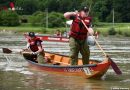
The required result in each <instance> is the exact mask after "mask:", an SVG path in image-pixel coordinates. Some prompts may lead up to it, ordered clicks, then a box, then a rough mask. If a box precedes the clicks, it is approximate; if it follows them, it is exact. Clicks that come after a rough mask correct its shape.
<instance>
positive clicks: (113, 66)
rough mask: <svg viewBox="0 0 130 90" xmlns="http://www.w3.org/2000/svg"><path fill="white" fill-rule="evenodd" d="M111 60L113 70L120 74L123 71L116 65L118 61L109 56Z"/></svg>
mask: <svg viewBox="0 0 130 90" xmlns="http://www.w3.org/2000/svg"><path fill="white" fill-rule="evenodd" d="M109 60H110V61H111V67H112V68H113V70H114V71H115V73H116V74H118V75H121V74H122V72H121V70H120V69H119V68H118V66H117V65H116V63H115V62H114V61H113V60H112V59H111V58H109Z"/></svg>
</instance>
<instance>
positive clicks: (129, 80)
mask: <svg viewBox="0 0 130 90" xmlns="http://www.w3.org/2000/svg"><path fill="white" fill-rule="evenodd" d="M120 82H130V79H125V80H122V81H120Z"/></svg>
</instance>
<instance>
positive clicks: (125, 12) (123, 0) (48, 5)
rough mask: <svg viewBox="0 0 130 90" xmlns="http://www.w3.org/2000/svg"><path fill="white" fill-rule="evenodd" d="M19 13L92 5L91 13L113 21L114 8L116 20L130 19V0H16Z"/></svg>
mask: <svg viewBox="0 0 130 90" xmlns="http://www.w3.org/2000/svg"><path fill="white" fill-rule="evenodd" d="M14 2H15V6H16V7H21V8H22V10H17V12H18V13H19V14H21V15H22V14H26V15H31V14H33V13H34V12H36V11H43V12H44V11H45V10H46V9H48V12H61V13H64V12H66V11H74V10H78V9H79V8H81V7H82V6H88V7H90V6H91V8H90V9H91V14H92V16H93V17H95V18H97V19H98V20H99V21H102V22H112V18H113V10H114V15H115V22H129V21H130V12H129V11H130V0H14Z"/></svg>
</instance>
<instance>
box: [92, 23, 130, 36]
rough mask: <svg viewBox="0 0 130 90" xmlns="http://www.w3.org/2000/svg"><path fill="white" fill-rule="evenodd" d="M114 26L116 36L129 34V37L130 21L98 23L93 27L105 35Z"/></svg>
mask: <svg viewBox="0 0 130 90" xmlns="http://www.w3.org/2000/svg"><path fill="white" fill-rule="evenodd" d="M112 28H114V30H115V31H116V34H115V35H116V36H129V37H130V23H115V24H114V25H113V24H112V23H99V24H98V25H96V26H95V27H94V30H97V31H99V32H100V34H102V35H104V36H107V35H109V31H110V30H111V29H112Z"/></svg>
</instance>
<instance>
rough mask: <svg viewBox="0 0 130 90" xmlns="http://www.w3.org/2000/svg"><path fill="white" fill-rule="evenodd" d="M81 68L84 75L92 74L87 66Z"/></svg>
mask: <svg viewBox="0 0 130 90" xmlns="http://www.w3.org/2000/svg"><path fill="white" fill-rule="evenodd" d="M83 70H84V72H85V74H86V75H92V73H91V71H90V69H89V68H88V67H84V68H83Z"/></svg>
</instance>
